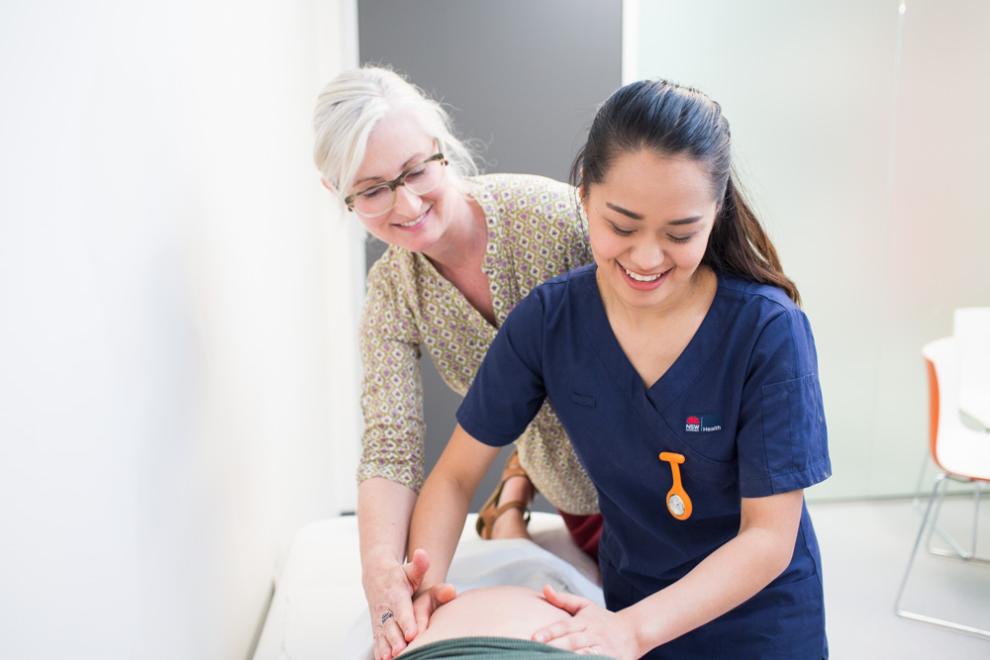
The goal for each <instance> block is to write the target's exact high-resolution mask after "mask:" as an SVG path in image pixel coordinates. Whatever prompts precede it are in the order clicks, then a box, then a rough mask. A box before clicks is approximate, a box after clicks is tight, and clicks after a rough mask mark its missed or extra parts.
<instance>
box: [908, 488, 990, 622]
mask: <svg viewBox="0 0 990 660" xmlns="http://www.w3.org/2000/svg"><path fill="white" fill-rule="evenodd" d="M947 484H948V479H947V478H946V475H945V474H944V473H943V474H939V475H938V476H937V477H936V478H935V485H934V486H933V487H932V493H931V496H930V497H929V499H928V506H927V507H925V515H924V517H923V518H922V520H921V526H920V527H919V528H918V535H917V536H916V537H915V539H914V547H913V548H912V549H911V556H910V558H909V559H908V563H907V567H906V568H905V569H904V576H903V577H902V578H901V585H900V587H899V588H898V589H897V598H896V599H895V600H894V612H895V613H896V614H897V616H900V617H903V618H905V619H911V620H913V621H921V622H922V623H928V624H931V625H933V626H940V627H942V628H949V629H951V630H958V631H960V632H965V633H969V634H971V635H976V636H978V637H985V638H988V639H990V630H985V629H983V628H976V627H974V626H967V625H965V624H962V623H956V622H955V621H948V620H946V619H939V618H937V617H933V616H928V615H927V614H921V613H919V612H911V611H909V610H905V609H903V608H902V607H901V600H902V599H903V597H904V590H905V588H906V587H907V583H908V578H909V577H910V576H911V569H912V568H913V566H914V560H915V559H916V558H917V556H918V548H919V547H921V540H922V539H923V538H925V531H926V528H928V527H929V525H930V526H931V527H932V528H934V526H935V519H932V520H931V521H929V518H931V517H932V511H933V509H935V510H937V509H938V508H939V507H940V505H941V500H942V499H943V498H944V497H945V489H946V485H947ZM936 500H938V502H936ZM928 533H929V537H930V536H931V530H928Z"/></svg>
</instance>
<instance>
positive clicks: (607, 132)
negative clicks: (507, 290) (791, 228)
mask: <svg viewBox="0 0 990 660" xmlns="http://www.w3.org/2000/svg"><path fill="white" fill-rule="evenodd" d="M730 145H731V135H730V132H729V122H728V120H727V119H726V118H725V116H724V115H723V114H722V108H721V106H719V104H718V103H716V102H715V101H713V100H712V99H710V98H708V97H707V96H706V95H704V94H703V93H701V92H699V91H698V90H696V89H692V88H690V87H682V86H680V85H676V84H674V83H670V82H667V81H665V80H641V81H638V82H634V83H630V84H628V85H626V86H624V87H622V88H620V89H619V90H617V91H616V92H615V93H613V94H612V96H610V97H609V98H608V99H606V101H605V103H603V104H602V106H601V107H600V108H599V109H598V112H597V114H596V115H595V119H594V121H593V122H592V125H591V130H590V131H589V132H588V141H587V142H586V143H585V145H584V147H582V148H581V150H580V151H579V152H578V155H577V158H576V159H575V160H574V164H573V165H572V166H571V183H572V184H573V185H574V186H575V187H576V188H578V189H579V190H581V191H582V194H584V195H587V194H588V189H589V187H590V186H592V185H594V184H596V183H601V182H602V181H603V180H604V179H605V173H606V171H607V170H608V167H609V165H610V164H611V163H612V161H613V160H614V159H615V157H616V156H618V155H620V154H623V153H629V152H632V151H638V150H640V149H643V148H650V149H654V150H656V151H658V152H661V153H663V154H667V155H670V156H678V155H682V154H684V155H688V156H690V157H691V158H694V159H696V160H699V161H702V162H704V163H705V164H706V165H707V166H708V171H709V175H710V176H711V180H712V190H713V192H714V193H715V197H716V199H721V202H720V204H719V211H718V215H717V216H716V218H715V224H714V226H713V228H712V233H711V236H710V237H709V239H708V248H707V250H706V251H705V256H704V257H703V258H702V263H704V264H707V265H708V266H710V267H711V268H713V269H714V270H716V271H719V272H723V273H727V274H730V275H735V276H738V277H741V278H743V279H747V280H750V281H753V282H760V283H763V284H772V285H774V286H778V287H780V288H781V289H783V290H784V291H785V292H787V295H788V296H790V298H791V300H793V301H794V302H796V303H799V304H800V302H801V296H800V294H799V293H798V290H797V286H795V284H794V282H792V281H791V279H790V278H788V277H787V276H786V275H784V271H783V269H782V268H781V266H780V259H779V258H778V257H777V250H776V249H775V248H774V247H773V243H771V242H770V238H769V237H768V236H767V234H766V232H765V231H764V230H763V227H762V226H761V225H760V221H759V220H758V219H757V217H756V214H754V213H753V211H752V209H751V208H750V206H749V204H748V203H747V202H746V199H745V197H744V196H743V194H742V191H741V190H740V188H739V185H738V183H737V182H736V181H735V177H734V175H733V173H732V161H731V148H730Z"/></svg>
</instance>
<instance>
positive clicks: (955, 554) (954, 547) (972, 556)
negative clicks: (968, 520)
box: [925, 477, 990, 564]
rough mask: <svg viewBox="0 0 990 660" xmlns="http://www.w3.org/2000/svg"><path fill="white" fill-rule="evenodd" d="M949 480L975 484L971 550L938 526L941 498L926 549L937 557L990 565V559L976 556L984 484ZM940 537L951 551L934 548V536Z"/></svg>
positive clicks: (965, 480) (967, 480)
mask: <svg viewBox="0 0 990 660" xmlns="http://www.w3.org/2000/svg"><path fill="white" fill-rule="evenodd" d="M947 479H949V480H954V481H964V482H969V483H973V484H974V488H973V531H972V536H971V538H970V545H969V550H964V549H963V547H962V545H960V543H959V542H958V541H956V539H955V537H954V536H952V534H950V533H949V532H947V531H946V530H944V529H942V528H941V527H939V526H938V519H939V516H940V515H941V512H942V509H941V507H942V501H943V499H942V498H940V499H939V502H938V503H937V504H936V506H935V516H934V521H933V522H932V526H931V530H930V531H929V532H928V540H927V541H926V542H925V549H926V550H927V551H928V553H929V554H932V555H935V556H937V557H951V558H957V559H962V560H964V561H970V562H974V563H980V564H986V563H990V559H987V558H983V557H977V555H976V544H977V539H978V535H979V533H980V498H981V496H982V493H983V484H982V482H980V481H972V480H969V479H958V478H955V477H947ZM934 535H938V537H939V538H940V539H942V541H944V542H945V544H946V545H948V546H949V548H950V550H945V549H943V548H936V547H934V546H932V536H934Z"/></svg>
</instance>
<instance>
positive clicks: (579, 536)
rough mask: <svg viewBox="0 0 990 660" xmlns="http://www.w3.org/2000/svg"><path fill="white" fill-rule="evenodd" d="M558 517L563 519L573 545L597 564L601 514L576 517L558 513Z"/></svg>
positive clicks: (600, 534)
mask: <svg viewBox="0 0 990 660" xmlns="http://www.w3.org/2000/svg"><path fill="white" fill-rule="evenodd" d="M560 517H561V518H563V519H564V524H565V525H567V531H568V532H570V533H571V538H572V539H574V543H575V545H577V547H579V548H581V549H582V550H583V551H584V553H585V554H586V555H588V556H589V557H591V558H592V559H594V560H595V562H596V563H597V562H598V540H599V539H600V538H601V537H602V514H600V513H595V514H592V515H590V516H576V515H573V514H570V513H564V512H563V511H560Z"/></svg>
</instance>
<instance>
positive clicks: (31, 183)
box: [0, 0, 363, 660]
mask: <svg viewBox="0 0 990 660" xmlns="http://www.w3.org/2000/svg"><path fill="white" fill-rule="evenodd" d="M353 20H354V11H353V6H352V3H351V2H348V1H347V0H339V1H332V2H326V1H322V0H305V1H304V0H299V1H296V2H279V1H276V0H269V1H267V2H264V1H260V0H255V1H244V0H242V1H240V2H234V1H220V0H215V1H204V0H201V1H198V2H192V1H191V0H174V1H173V2H168V3H154V2H125V1H123V0H118V1H108V2H100V3H75V2H69V1H67V0H66V1H62V2H57V1H48V2H43V1H31V2H13V3H5V4H4V6H3V8H2V9H0V93H2V96H3V102H2V103H0V145H3V146H2V148H0V365H2V366H0V530H2V531H0V539H2V540H0V585H2V586H0V656H3V657H5V658H7V657H9V658H18V659H25V660H29V659H34V658H45V659H47V658H70V657H71V658H170V659H171V658H184V659H195V658H203V659H206V658H209V659H211V660H214V659H218V658H231V659H234V658H245V657H246V656H247V654H248V652H249V649H250V645H251V643H252V641H253V636H254V634H255V630H256V627H257V625H258V624H259V623H260V619H261V617H262V616H263V614H264V608H265V607H266V605H267V598H268V596H269V593H270V589H271V580H272V577H273V576H274V574H275V573H276V571H277V569H278V565H279V562H280V561H281V559H282V557H283V556H284V552H285V550H286V547H287V545H288V543H289V541H290V540H291V535H292V533H293V531H294V530H295V529H297V528H298V527H299V526H300V525H301V524H303V523H304V522H307V521H309V520H312V519H315V518H318V517H321V516H324V515H328V514H331V513H334V512H336V511H337V510H339V509H345V508H353V488H354V486H353V483H354V479H353V473H352V469H351V466H353V463H354V453H355V451H356V446H357V431H358V425H359V419H358V417H359V415H358V412H357V393H356V390H357V380H358V366H357V363H356V361H355V351H354V346H355V344H356V342H355V337H354V329H355V326H356V313H357V306H358V304H359V297H360V295H359V292H360V290H361V288H362V287H361V282H362V275H363V263H362V261H363V256H362V255H363V251H362V249H361V242H360V236H359V234H358V232H357V231H356V228H355V227H352V226H349V225H347V224H346V223H345V222H344V221H343V219H342V218H340V217H338V213H337V211H336V209H335V208H334V207H333V206H332V204H331V203H330V200H329V198H328V196H327V195H326V194H325V193H324V192H323V191H322V188H320V186H319V184H318V175H317V173H316V171H315V169H314V168H313V166H312V164H311V159H310V145H311V129H310V116H311V111H312V105H313V102H314V100H315V95H316V93H317V91H318V89H319V87H320V85H321V84H322V83H323V82H325V80H327V79H328V78H329V77H330V76H331V75H333V73H335V72H336V71H338V70H340V69H341V68H343V67H345V66H351V65H353V64H354V63H355V61H356V48H355V44H354V38H353V34H354V32H353V30H354V26H353Z"/></svg>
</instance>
